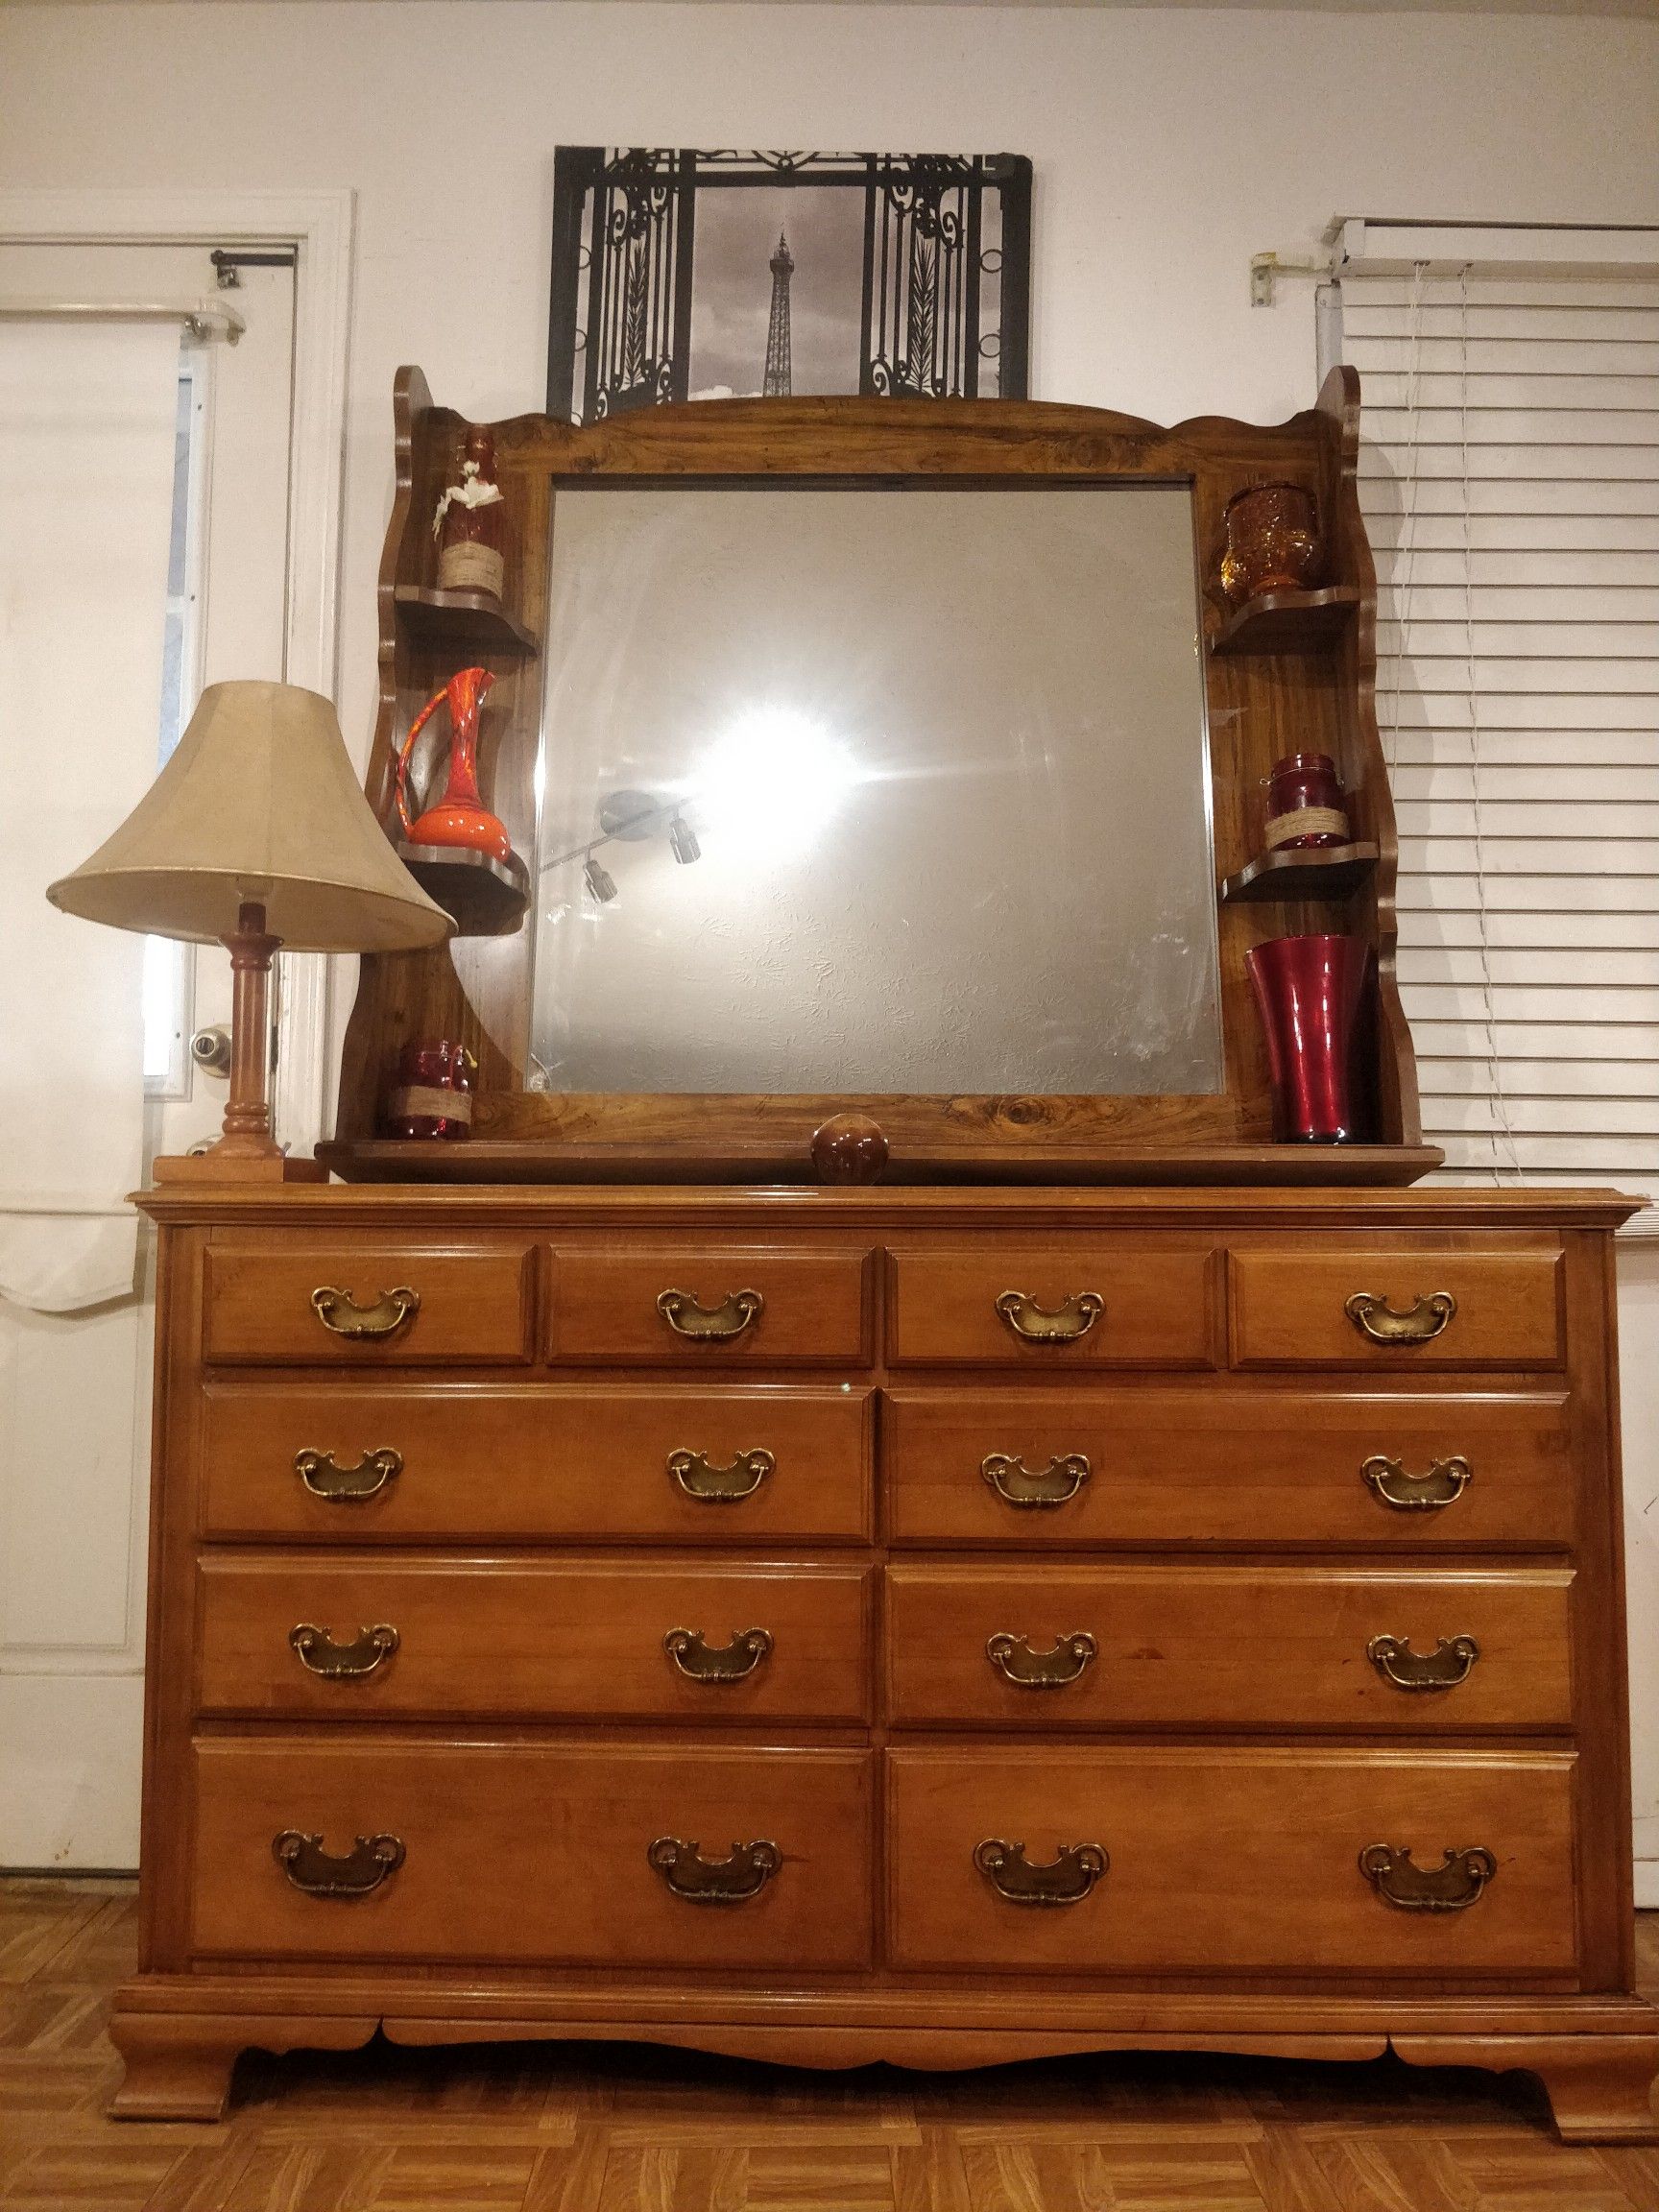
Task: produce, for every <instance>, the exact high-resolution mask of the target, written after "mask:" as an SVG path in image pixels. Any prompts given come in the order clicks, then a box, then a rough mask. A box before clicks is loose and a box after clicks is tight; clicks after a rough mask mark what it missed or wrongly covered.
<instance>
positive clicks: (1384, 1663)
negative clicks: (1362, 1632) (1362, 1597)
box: [1365, 1636, 1480, 1690]
mask: <svg viewBox="0 0 1659 2212" xmlns="http://www.w3.org/2000/svg"><path fill="white" fill-rule="evenodd" d="M1365 1656H1366V1658H1367V1659H1369V1660H1370V1662H1371V1664H1372V1666H1373V1667H1375V1668H1376V1670H1377V1671H1378V1673H1379V1674H1381V1675H1382V1677H1383V1680H1384V1681H1385V1682H1392V1683H1393V1685H1394V1687H1395V1689H1396V1690H1455V1688H1456V1687H1457V1684H1458V1683H1459V1682H1467V1681H1468V1679H1469V1673H1470V1670H1471V1669H1472V1668H1473V1667H1474V1665H1475V1662H1476V1660H1477V1659H1479V1656H1480V1647H1479V1644H1477V1643H1476V1641H1475V1639H1474V1637H1473V1636H1453V1637H1451V1638H1447V1637H1445V1636H1442V1637H1441V1639H1440V1641H1439V1643H1438V1644H1436V1645H1435V1647H1434V1648H1433V1650H1432V1651H1431V1652H1430V1653H1429V1654H1428V1656H1427V1657H1426V1658H1425V1657H1424V1656H1423V1654H1422V1653H1420V1652H1417V1651H1413V1650H1412V1648H1411V1640H1410V1638H1409V1637H1407V1636H1373V1637H1372V1639H1371V1641H1370V1643H1369V1644H1367V1645H1366V1647H1365Z"/></svg>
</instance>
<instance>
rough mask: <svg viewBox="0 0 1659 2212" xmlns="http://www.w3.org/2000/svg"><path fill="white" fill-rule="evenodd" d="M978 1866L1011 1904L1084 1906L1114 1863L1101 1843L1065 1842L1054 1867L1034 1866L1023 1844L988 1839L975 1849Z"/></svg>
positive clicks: (999, 1839)
mask: <svg viewBox="0 0 1659 2212" xmlns="http://www.w3.org/2000/svg"><path fill="white" fill-rule="evenodd" d="M1111 1863H1112V1862H1111V1860H1110V1858H1109V1857H1108V1856H1107V1854H1106V1852H1105V1851H1104V1850H1102V1848H1101V1847H1100V1845H1099V1844H1098V1843H1062V1844H1061V1846H1060V1853H1059V1856H1058V1858H1056V1859H1055V1860H1053V1861H1052V1862H1051V1863H1050V1864H1048V1865H1046V1866H1033V1865H1031V1864H1030V1863H1028V1862H1027V1860H1026V1857H1025V1846H1024V1844H1023V1843H1004V1842H1003V1840H1002V1839H1001V1838H1000V1837H999V1836H987V1837H986V1839H985V1840H984V1842H983V1843H976V1844H975V1845H974V1865H975V1866H977V1867H978V1869H979V1871H980V1873H981V1874H983V1875H984V1877H985V1879H986V1881H987V1882H989V1883H990V1885H991V1887H992V1888H993V1889H995V1890H996V1892H997V1894H998V1897H1006V1898H1007V1900H1008V1902H1009V1904H1010V1905H1080V1904H1081V1903H1082V1901H1083V1899H1084V1898H1085V1897H1087V1896H1088V1894H1089V1892H1090V1890H1091V1889H1093V1888H1094V1885H1095V1883H1096V1882H1098V1881H1099V1879H1100V1877H1101V1875H1102V1874H1104V1873H1105V1871H1106V1869H1107V1867H1108V1866H1110V1865H1111Z"/></svg>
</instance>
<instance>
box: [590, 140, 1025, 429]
mask: <svg viewBox="0 0 1659 2212" xmlns="http://www.w3.org/2000/svg"><path fill="white" fill-rule="evenodd" d="M1030 303H1031V164H1030V162H1029V161H1027V160H1025V159H1024V158H1023V157H1022V156H1019V155H1014V154H965V155H958V154H760V153H740V152H724V153H702V152H688V151H686V150H685V149H684V148H679V147H675V148H666V147H649V146H628V147H616V146H562V147H560V148H559V149H558V151H557V153H556V155H555V156H554V165H553V282H552V293H551V311H550V316H549V329H548V348H547V412H548V414H549V415H556V416H560V417H563V418H565V419H566V420H569V421H577V422H588V421H596V420H597V419H598V418H600V417H602V416H606V415H618V414H623V413H625V412H627V411H628V410H629V409H631V408H635V407H650V406H656V405H660V404H661V403H662V402H663V401H665V400H672V399H731V398H748V397H774V398H776V397H790V396H799V395H802V394H820V393H866V394H876V395H878V396H889V397H901V398H968V399H975V398H1009V399H1023V398H1025V397H1027V396H1028V395H1027V390H1026V376H1027V360H1028V355H1029V346H1030Z"/></svg>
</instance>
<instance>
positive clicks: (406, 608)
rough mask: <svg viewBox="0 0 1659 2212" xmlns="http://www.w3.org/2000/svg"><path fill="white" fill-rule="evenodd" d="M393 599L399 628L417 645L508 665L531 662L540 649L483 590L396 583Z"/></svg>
mask: <svg viewBox="0 0 1659 2212" xmlns="http://www.w3.org/2000/svg"><path fill="white" fill-rule="evenodd" d="M393 600H394V603H395V604H396V606H397V616H398V619H399V621H401V623H402V625H403V627H404V629H405V630H407V631H408V633H409V635H410V637H418V638H419V639H420V640H421V643H422V644H423V645H435V646H437V647H439V648H440V649H441V650H444V651H450V650H453V651H456V652H461V653H488V654H493V655H494V656H495V658H496V659H497V660H512V661H528V660H534V659H535V657H536V656H537V654H539V653H540V652H541V639H540V638H539V637H537V636H536V633H535V632H534V631H533V630H526V629H525V627H524V625H523V623H522V622H519V621H517V620H515V618H514V617H513V616H512V615H511V614H509V613H508V612H507V610H506V608H505V607H503V606H502V604H501V602H500V600H499V599H493V598H492V597H491V596H490V594H489V593H488V592H487V591H440V590H439V589H437V587H436V586H435V585H431V586H429V585H425V584H399V585H398V586H397V589H396V590H395V591H394V593H393Z"/></svg>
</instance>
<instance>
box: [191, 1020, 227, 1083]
mask: <svg viewBox="0 0 1659 2212" xmlns="http://www.w3.org/2000/svg"><path fill="white" fill-rule="evenodd" d="M190 1057H191V1059H192V1060H194V1061H195V1063H196V1065H197V1067H198V1068H201V1069H204V1070H206V1072H207V1073H208V1074H209V1075H228V1074H229V1072H230V1032H229V1030H228V1029H227V1028H226V1027H225V1025H224V1023H223V1022H214V1024H213V1026H212V1027H211V1028H210V1029H198V1030H197V1032H196V1034H195V1036H194V1037H192V1038H191V1040H190Z"/></svg>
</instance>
